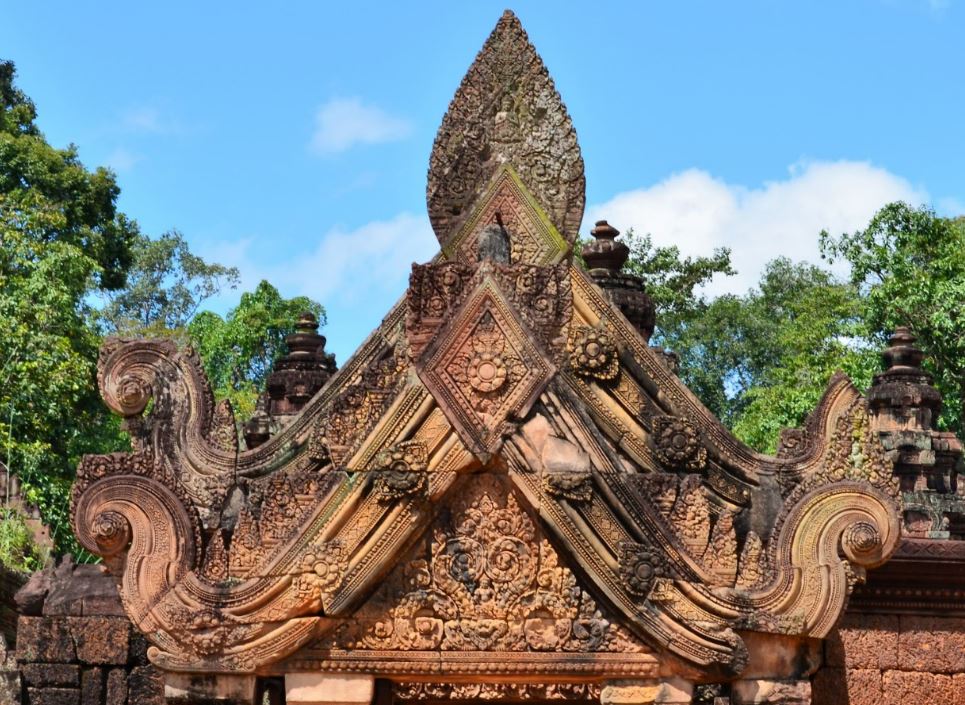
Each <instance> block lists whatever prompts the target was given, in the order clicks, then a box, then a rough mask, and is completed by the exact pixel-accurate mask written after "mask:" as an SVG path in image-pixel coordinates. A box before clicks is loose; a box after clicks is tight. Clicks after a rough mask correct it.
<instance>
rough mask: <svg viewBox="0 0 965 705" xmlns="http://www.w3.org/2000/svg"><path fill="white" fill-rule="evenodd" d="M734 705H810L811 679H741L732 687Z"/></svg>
mask: <svg viewBox="0 0 965 705" xmlns="http://www.w3.org/2000/svg"><path fill="white" fill-rule="evenodd" d="M731 703H732V704H733V705H810V704H811V683H810V681H773V680H740V681H737V682H735V683H734V684H733V686H732V687H731Z"/></svg>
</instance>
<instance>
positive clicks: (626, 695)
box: [600, 678, 694, 705]
mask: <svg viewBox="0 0 965 705" xmlns="http://www.w3.org/2000/svg"><path fill="white" fill-rule="evenodd" d="M693 693H694V684H693V683H690V682H689V681H686V680H684V679H683V678H668V679H666V680H662V681H611V682H610V683H608V684H607V685H605V686H604V687H603V690H602V691H601V692H600V703H601V705H651V704H652V705H690V703H691V702H692V698H693Z"/></svg>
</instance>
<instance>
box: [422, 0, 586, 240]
mask: <svg viewBox="0 0 965 705" xmlns="http://www.w3.org/2000/svg"><path fill="white" fill-rule="evenodd" d="M504 164H511V165H512V166H513V168H514V169H515V171H516V173H518V174H519V180H520V181H521V183H522V184H525V187H526V189H528V190H529V191H531V192H532V193H533V195H534V196H535V198H536V200H537V201H538V202H539V204H540V206H541V207H542V209H544V210H545V212H546V214H547V215H548V216H549V220H550V222H551V223H552V224H553V225H554V226H555V228H556V229H557V230H559V232H560V233H562V235H563V238H565V240H566V241H567V242H568V243H571V244H572V243H573V242H574V241H575V239H576V235H577V230H578V228H579V227H580V221H581V220H582V219H583V206H584V200H585V194H584V191H585V179H584V176H583V158H582V157H581V156H580V148H579V145H578V144H577V142H576V132H575V131H574V129H573V124H572V123H571V122H570V118H569V115H568V114H567V112H566V108H565V107H564V106H563V103H562V101H561V100H560V96H559V94H558V93H557V92H556V89H555V87H554V86H553V81H552V79H550V77H549V74H548V73H547V71H546V67H545V66H544V65H543V62H542V61H541V60H540V58H539V56H538V55H537V53H536V50H535V49H534V48H533V46H532V44H530V43H529V40H528V39H527V37H526V33H525V32H524V31H523V28H522V26H521V25H520V23H519V20H518V19H517V18H516V16H515V15H513V14H512V13H511V12H506V13H505V14H504V15H503V17H502V18H501V19H500V20H499V23H498V24H497V25H496V28H495V29H494V30H493V32H492V34H491V35H490V36H489V39H488V40H486V44H485V45H484V46H483V48H482V50H481V51H480V52H479V55H478V56H477V57H476V60H475V62H474V63H473V65H472V66H471V67H470V68H469V71H468V72H467V73H466V76H465V78H464V79H463V80H462V84H461V85H460V86H459V89H458V90H457V91H456V95H455V97H454V98H453V99H452V103H450V104H449V111H448V112H447V113H446V115H445V117H444V118H443V119H442V125H441V126H440V128H439V132H438V134H437V135H436V141H435V144H434V145H433V148H432V156H431V158H430V161H429V181H428V186H427V188H426V200H427V203H428V207H429V220H430V221H431V222H432V227H433V229H434V230H435V231H436V236H437V237H438V238H439V241H440V243H442V245H443V248H444V249H445V248H446V247H447V245H448V243H449V241H450V239H451V237H452V236H453V234H454V233H455V232H456V229H457V228H458V226H459V224H460V222H461V221H462V220H463V219H465V218H466V217H467V216H468V214H469V213H470V209H471V207H472V206H473V204H475V203H476V202H477V201H478V200H479V197H480V195H481V194H482V193H483V191H484V190H485V189H486V188H487V187H488V186H489V185H490V183H491V182H492V179H493V175H494V174H496V173H497V171H498V170H500V169H501V167H502V165H504ZM488 222H491V221H488ZM485 224H488V223H483V225H485Z"/></svg>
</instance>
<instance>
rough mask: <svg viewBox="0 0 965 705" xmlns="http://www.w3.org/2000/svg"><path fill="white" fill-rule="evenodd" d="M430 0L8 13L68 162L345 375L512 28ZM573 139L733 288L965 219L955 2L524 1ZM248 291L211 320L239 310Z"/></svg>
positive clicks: (651, 220) (5, 45)
mask: <svg viewBox="0 0 965 705" xmlns="http://www.w3.org/2000/svg"><path fill="white" fill-rule="evenodd" d="M505 6H506V5H505V3H504V2H500V3H492V2H452V1H451V0H450V1H449V2H425V3H418V4H416V3H367V2H356V3H338V4H336V3H319V2H315V3H309V2H304V3H296V2H290V3H275V4H274V6H269V4H268V3H259V4H246V3H240V2H234V3H217V4H216V3H181V2H166V3H163V4H161V3H156V4H153V5H150V6H149V5H148V4H147V3H121V2H116V3H113V2H100V3H76V2H73V3H67V2H62V3H56V2H46V3H22V2H21V3H4V6H3V7H2V12H0V17H2V18H3V19H2V24H0V57H2V58H7V59H12V60H13V61H15V62H16V64H17V67H18V73H19V84H20V86H21V88H22V89H23V90H24V91H26V93H27V94H28V95H30V96H31V97H32V98H33V99H34V100H35V102H36V103H37V107H38V110H39V122H40V125H41V128H42V129H43V130H44V131H45V133H46V134H47V137H48V139H49V140H50V141H51V142H52V143H54V144H55V145H65V144H67V143H69V142H73V143H75V144H77V145H78V146H79V148H80V154H81V158H82V159H83V160H84V162H85V163H86V164H88V165H89V166H96V165H109V166H112V167H113V168H114V169H115V170H116V171H117V173H118V178H119V182H120V184H121V187H122V191H123V192H122V196H121V200H120V202H121V207H122V208H123V209H124V210H125V211H126V212H127V213H128V214H129V215H131V216H133V217H135V218H136V219H137V220H138V221H139V222H140V224H141V226H142V228H143V229H144V230H145V231H146V232H149V233H155V234H157V233H161V232H163V231H165V230H168V229H170V228H177V229H179V230H181V231H182V232H183V233H184V234H185V236H186V237H187V238H188V240H189V242H190V243H191V245H192V247H193V249H195V250H196V251H197V252H199V253H201V254H203V255H205V256H206V257H208V258H209V259H212V260H216V261H221V262H223V263H227V264H233V265H237V266H238V267H240V268H241V272H242V276H243V285H244V288H245V289H251V288H253V287H254V286H255V285H256V284H257V282H258V280H259V279H260V278H262V277H265V278H268V279H269V281H272V283H274V284H276V286H278V287H279V288H280V289H281V290H282V292H283V294H285V295H288V296H291V295H295V294H307V295H310V296H313V297H315V298H317V299H318V300H320V301H321V302H322V303H323V304H324V305H325V306H326V307H327V308H328V312H329V326H328V327H327V329H326V330H325V331H324V332H325V333H326V335H327V336H328V338H329V347H330V349H332V350H334V351H335V352H336V353H337V355H338V358H339V360H340V361H344V360H345V359H346V357H347V356H348V354H349V353H350V352H352V350H354V348H355V347H356V346H357V345H358V344H359V343H360V342H361V341H362V340H363V339H364V337H365V335H366V334H367V333H368V332H369V331H370V329H371V328H372V327H374V326H375V325H376V324H377V323H378V321H379V320H380V319H381V316H382V315H383V314H384V313H385V312H386V311H387V309H388V307H389V306H390V305H391V304H392V303H393V302H394V301H395V300H396V299H397V298H398V296H400V295H401V294H402V292H403V291H404V289H405V285H406V280H407V276H408V271H409V266H410V264H411V262H413V261H425V260H427V259H429V258H430V257H431V256H432V255H433V254H434V252H435V250H436V242H435V239H434V238H433V236H432V233H431V230H430V229H429V227H428V222H427V220H426V217H425V175H426V169H427V165H428V157H429V151H430V149H431V146H432V140H433V137H434V134H435V131H436V129H437V127H438V125H439V122H440V120H441V118H442V115H443V113H444V111H445V109H446V107H447V105H448V103H449V100H450V98H451V97H452V94H453V92H454V91H455V89H456V87H457V85H458V83H459V81H460V79H461V77H462V75H463V74H464V73H465V70H466V69H467V68H468V66H469V64H470V63H471V62H472V59H473V57H474V56H475V54H476V52H477V51H478V49H479V48H480V46H481V45H482V43H483V41H484V40H485V38H486V36H487V35H488V33H489V32H490V30H491V29H492V27H493V25H494V24H495V23H496V21H497V19H498V18H499V15H500V13H501V12H502V10H503V9H504V8H505ZM510 7H511V8H512V9H513V10H514V11H515V12H516V13H517V14H518V15H519V16H520V19H521V20H522V22H523V25H524V26H525V27H526V29H527V31H528V33H529V35H530V39H531V40H532V41H533V42H534V44H535V45H536V48H537V50H538V51H539V52H540V54H541V55H542V57H543V59H544V61H545V62H546V64H547V66H548V67H549V70H550V72H551V74H552V75H553V77H554V79H555V80H556V85H557V88H558V89H559V91H560V92H561V94H562V96H563V99H564V101H565V102H566V104H567V107H568V108H569V111H570V114H571V116H572V118H573V121H574V123H575V125H576V129H577V132H578V135H579V138H580V143H581V146H582V149H583V156H584V159H585V162H586V172H587V204H588V208H587V216H586V219H585V221H584V228H583V230H584V232H585V231H586V230H588V228H589V226H590V224H591V222H592V220H593V219H595V218H597V217H607V218H608V219H609V220H610V221H611V223H613V224H614V225H616V226H617V227H618V228H621V229H626V228H629V227H633V228H634V229H635V230H637V231H649V232H651V233H652V234H653V236H654V239H655V240H656V241H657V242H658V243H661V244H670V243H676V244H678V245H679V246H680V247H681V249H682V250H683V251H684V252H686V253H691V254H700V253H709V252H710V250H711V249H712V248H713V247H715V246H729V247H731V248H733V250H734V259H735V263H736V265H737V268H738V270H739V272H740V273H739V275H738V276H737V277H733V278H730V279H729V280H726V281H718V282H714V283H713V284H712V285H711V287H710V292H711V293H717V292H720V291H742V290H744V289H746V288H747V287H748V286H750V285H752V284H753V283H754V282H755V281H756V279H757V275H758V274H759V272H760V269H761V267H762V266H763V264H764V262H766V261H767V260H768V259H770V258H771V257H774V256H777V255H778V254H786V255H789V256H791V257H793V258H797V259H801V258H804V259H815V258H816V257H817V234H818V232H819V231H820V230H821V228H829V229H831V230H832V231H841V230H851V229H854V228H857V227H861V225H862V224H863V223H865V222H866V221H867V219H868V217H869V216H870V215H871V214H872V213H873V212H874V210H875V209H876V208H877V207H879V206H880V205H882V204H883V203H885V202H887V201H889V200H894V199H898V198H902V199H906V200H911V201H914V202H919V203H929V204H931V205H932V206H933V207H935V208H936V209H937V210H938V211H939V212H941V213H944V214H958V213H963V212H965V168H963V165H965V131H963V118H962V116H963V115H965V90H963V82H965V11H963V9H962V7H961V5H960V4H957V3H956V2H955V0H932V2H927V1H925V0H890V1H885V0H877V1H871V0H868V1H866V2H859V1H846V0H840V1H837V2H807V3H805V2H798V3H790V2H777V1H770V2H740V3H738V2H727V3H721V2H661V3H651V2H626V3H617V2H612V3H575V2H574V3H564V2H559V0H557V2H517V3H514V4H512V5H511V6H510ZM239 295H240V291H234V292H228V293H227V294H226V295H225V296H222V297H221V298H220V299H219V300H217V301H213V302H211V306H210V307H211V308H214V309H215V310H218V311H219V312H223V311H224V310H225V309H227V308H228V307H230V306H231V305H232V304H233V303H236V302H237V299H238V296H239Z"/></svg>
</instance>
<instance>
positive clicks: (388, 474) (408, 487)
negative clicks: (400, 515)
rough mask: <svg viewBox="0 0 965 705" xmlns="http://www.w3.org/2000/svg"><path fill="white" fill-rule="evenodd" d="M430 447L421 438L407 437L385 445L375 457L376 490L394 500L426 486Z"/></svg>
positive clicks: (382, 497) (383, 496) (422, 489)
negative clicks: (408, 438) (404, 440)
mask: <svg viewBox="0 0 965 705" xmlns="http://www.w3.org/2000/svg"><path fill="white" fill-rule="evenodd" d="M428 457H429V455H428V450H427V449H426V446H425V444H424V443H422V442H421V441H406V442H403V443H399V444H398V445H395V446H392V447H391V448H386V449H385V450H383V451H382V452H381V453H379V454H378V455H377V456H376V458H375V468H374V472H375V484H374V489H373V491H374V492H375V494H376V496H377V497H378V498H379V499H380V500H383V501H391V500H394V499H400V498H402V497H405V496H408V495H413V494H416V493H419V492H423V491H424V490H425V489H426V484H427V483H426V469H427V468H428Z"/></svg>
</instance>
